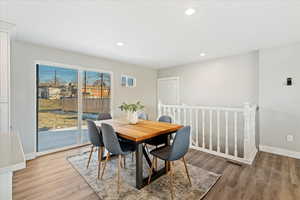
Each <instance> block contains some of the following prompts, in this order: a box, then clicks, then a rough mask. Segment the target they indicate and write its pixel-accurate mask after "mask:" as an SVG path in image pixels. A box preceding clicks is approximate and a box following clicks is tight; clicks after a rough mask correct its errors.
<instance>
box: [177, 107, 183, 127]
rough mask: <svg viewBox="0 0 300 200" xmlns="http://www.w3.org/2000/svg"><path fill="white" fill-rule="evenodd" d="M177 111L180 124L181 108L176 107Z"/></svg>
mask: <svg viewBox="0 0 300 200" xmlns="http://www.w3.org/2000/svg"><path fill="white" fill-rule="evenodd" d="M177 111H178V124H182V122H181V108H180V107H178V108H177Z"/></svg>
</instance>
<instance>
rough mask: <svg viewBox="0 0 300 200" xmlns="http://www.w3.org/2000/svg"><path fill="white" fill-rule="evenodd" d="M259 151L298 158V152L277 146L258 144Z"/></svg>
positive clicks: (299, 154)
mask: <svg viewBox="0 0 300 200" xmlns="http://www.w3.org/2000/svg"><path fill="white" fill-rule="evenodd" d="M259 151H263V152H267V153H273V154H277V155H281V156H287V157H291V158H297V159H300V152H298V151H291V150H287V149H282V148H278V147H271V146H266V145H259Z"/></svg>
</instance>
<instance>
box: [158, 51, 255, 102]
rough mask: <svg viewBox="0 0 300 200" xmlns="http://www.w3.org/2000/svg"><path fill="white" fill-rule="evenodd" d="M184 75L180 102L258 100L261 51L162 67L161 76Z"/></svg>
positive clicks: (181, 83) (181, 82) (182, 76)
mask: <svg viewBox="0 0 300 200" xmlns="http://www.w3.org/2000/svg"><path fill="white" fill-rule="evenodd" d="M170 76H178V77H180V103H184V104H187V105H218V106H243V103H245V102H249V103H257V102H258V52H256V51H255V52H251V53H247V54H243V55H237V56H231V57H225V58H220V59H215V60H210V61H205V62H200V63H195V64H190V65H184V66H178V67H173V68H167V69H162V70H159V71H158V77H160V78H162V77H170Z"/></svg>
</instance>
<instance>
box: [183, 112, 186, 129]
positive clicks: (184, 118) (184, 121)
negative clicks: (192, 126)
mask: <svg viewBox="0 0 300 200" xmlns="http://www.w3.org/2000/svg"><path fill="white" fill-rule="evenodd" d="M183 115H184V116H183V124H184V125H185V126H186V108H183Z"/></svg>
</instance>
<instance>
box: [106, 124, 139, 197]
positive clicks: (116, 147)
mask: <svg viewBox="0 0 300 200" xmlns="http://www.w3.org/2000/svg"><path fill="white" fill-rule="evenodd" d="M101 132H102V137H103V143H104V146H105V148H106V149H107V151H108V152H107V155H106V159H105V162H104V166H103V170H102V174H101V179H102V177H103V174H104V171H105V167H106V162H107V160H108V159H109V155H110V153H112V154H114V155H118V157H119V159H118V193H119V191H120V168H121V165H122V156H123V157H124V158H125V156H126V155H128V154H130V153H132V152H134V151H135V150H136V145H135V144H132V143H128V142H122V141H120V140H119V139H118V137H117V134H116V133H115V131H114V129H113V127H112V126H111V125H109V124H106V123H102V124H101Z"/></svg>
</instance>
